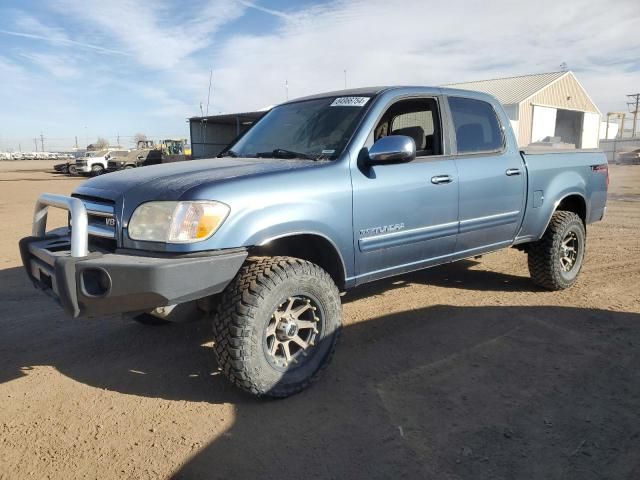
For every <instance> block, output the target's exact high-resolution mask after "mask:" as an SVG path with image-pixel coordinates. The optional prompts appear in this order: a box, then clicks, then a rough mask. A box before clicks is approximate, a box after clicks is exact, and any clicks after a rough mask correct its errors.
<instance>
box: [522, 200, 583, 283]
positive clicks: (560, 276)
mask: <svg viewBox="0 0 640 480" xmlns="http://www.w3.org/2000/svg"><path fill="white" fill-rule="evenodd" d="M586 237H587V235H586V231H585V228H584V224H583V223H582V219H581V218H580V217H579V216H578V215H576V214H575V213H573V212H566V211H557V212H555V213H554V214H553V216H552V217H551V221H550V222H549V226H548V227H547V231H546V232H545V233H544V235H543V236H542V238H541V239H540V240H539V241H537V242H535V243H532V244H531V245H530V246H529V249H528V255H529V259H528V260H529V273H530V274H531V278H532V280H533V281H534V283H535V284H536V285H539V286H541V287H543V288H546V289H548V290H563V289H565V288H569V287H570V286H572V285H573V284H574V283H575V282H576V280H577V279H578V274H579V273H580V268H581V267H582V261H583V259H584V253H585V246H586Z"/></svg>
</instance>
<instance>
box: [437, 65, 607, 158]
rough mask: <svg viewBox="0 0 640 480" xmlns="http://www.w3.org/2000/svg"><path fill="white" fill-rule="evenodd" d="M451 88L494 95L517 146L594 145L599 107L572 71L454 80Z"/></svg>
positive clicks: (597, 136)
mask: <svg viewBox="0 0 640 480" xmlns="http://www.w3.org/2000/svg"><path fill="white" fill-rule="evenodd" d="M447 87H451V88H461V89H466V90H476V91H480V92H485V93H489V94H491V95H493V96H494V97H496V98H497V99H498V101H499V102H500V103H501V104H502V105H503V106H504V108H505V110H506V112H507V115H508V116H509V119H510V120H511V124H512V125H513V128H514V131H515V132H516V135H517V137H518V144H519V145H520V146H527V145H530V144H532V143H537V142H544V143H551V142H552V143H562V144H565V145H566V146H574V147H575V148H597V147H598V141H599V131H600V117H601V114H600V110H598V107H596V105H595V103H593V100H591V98H590V97H589V95H588V94H587V92H586V90H585V89H584V87H583V86H582V85H581V84H580V82H579V81H578V79H577V78H576V76H575V75H574V74H573V72H570V71H566V72H551V73H540V74H534V75H522V76H519V77H509V78H496V79H493V80H480V81H476V82H465V83H455V84H450V85H447Z"/></svg>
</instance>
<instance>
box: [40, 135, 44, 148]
mask: <svg viewBox="0 0 640 480" xmlns="http://www.w3.org/2000/svg"><path fill="white" fill-rule="evenodd" d="M40 148H42V150H40V151H41V152H44V135H42V132H40Z"/></svg>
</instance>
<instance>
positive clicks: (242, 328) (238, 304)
mask: <svg viewBox="0 0 640 480" xmlns="http://www.w3.org/2000/svg"><path fill="white" fill-rule="evenodd" d="M296 295H305V296H308V297H311V298H314V299H315V301H317V303H318V305H319V308H320V310H321V311H322V315H324V317H323V318H324V319H323V325H324V327H323V328H322V330H321V331H320V333H319V340H318V341H317V342H316V343H315V346H314V347H313V348H314V349H318V350H316V351H315V352H313V354H312V356H311V355H310V358H309V359H307V360H305V361H304V362H303V363H302V364H301V365H300V366H296V367H294V368H293V369H290V368H289V367H287V369H286V370H285V371H282V370H277V369H276V367H274V366H273V365H272V364H271V363H270V362H269V360H268V358H267V356H268V352H267V346H266V344H265V342H264V336H265V332H266V328H267V325H268V324H269V322H270V319H271V318H272V315H273V313H274V312H275V310H276V309H277V308H278V306H279V304H281V303H282V302H283V301H286V300H287V299H288V298H289V297H292V296H296ZM341 324H342V305H341V303H340V293H339V291H338V288H337V287H336V285H335V283H334V282H333V280H332V278H331V277H330V276H329V274H328V273H327V272H326V271H324V270H323V269H322V268H320V267H319V266H317V265H315V264H313V263H311V262H308V261H305V260H301V259H297V258H291V257H250V258H248V259H247V261H246V262H245V264H244V265H243V266H242V268H241V269H240V271H239V272H238V274H237V275H236V277H235V278H234V280H232V282H231V283H230V284H229V286H227V288H226V289H225V291H224V293H223V294H222V298H221V300H220V303H219V304H218V308H217V311H216V313H215V314H214V318H213V334H214V350H215V354H216V357H217V360H218V365H219V366H220V367H221V369H222V370H223V372H224V373H225V375H226V376H227V378H228V379H229V380H230V381H231V382H232V383H233V384H234V385H236V386H237V387H239V388H241V389H242V390H244V391H246V392H248V393H251V394H253V395H257V396H267V397H279V398H282V397H288V396H289V395H293V394H295V393H298V392H300V391H302V390H304V389H305V388H306V387H308V386H309V385H310V384H311V383H312V382H313V381H315V380H316V379H317V378H318V376H319V375H320V374H321V372H322V371H323V370H324V369H325V368H326V367H327V365H328V364H329V362H330V360H331V357H332V356H333V353H334V351H335V347H336V343H337V341H338V337H339V335H340V329H341Z"/></svg>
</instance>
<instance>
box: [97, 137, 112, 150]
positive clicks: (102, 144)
mask: <svg viewBox="0 0 640 480" xmlns="http://www.w3.org/2000/svg"><path fill="white" fill-rule="evenodd" d="M93 145H94V147H95V148H96V150H104V149H106V148H109V140H107V139H106V138H104V137H98V139H97V140H96V142H95V143H94V144H93Z"/></svg>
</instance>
